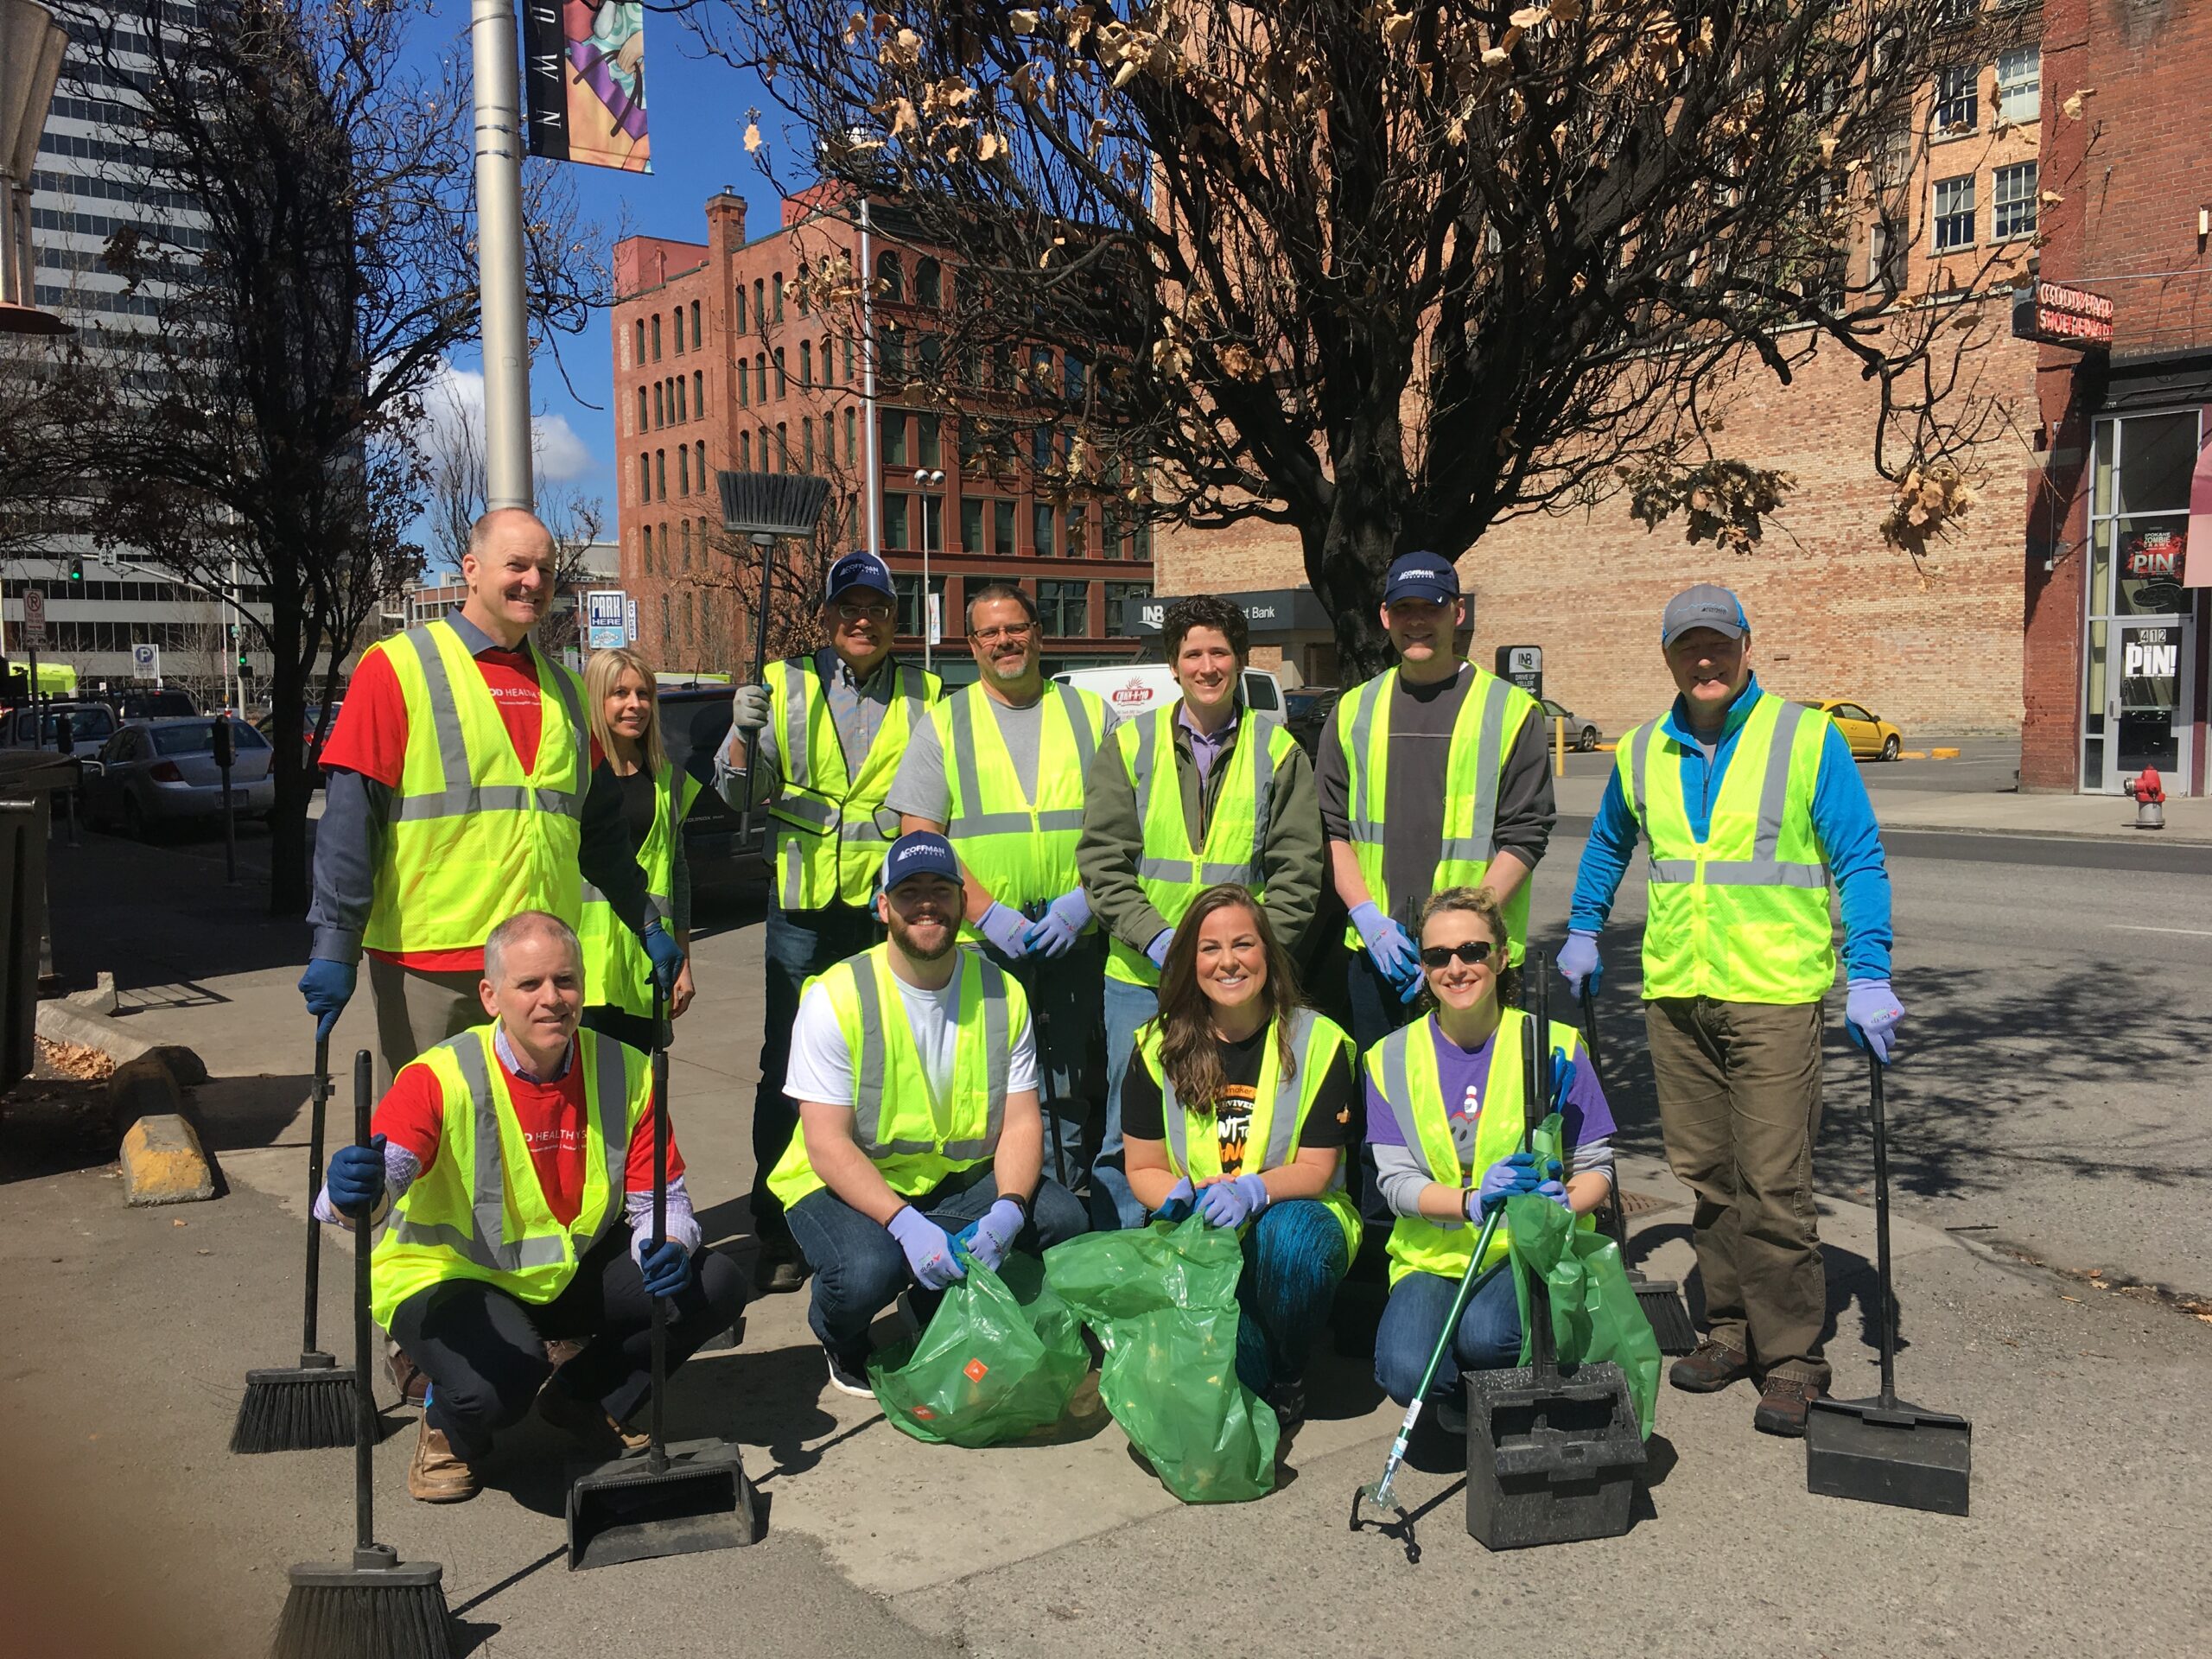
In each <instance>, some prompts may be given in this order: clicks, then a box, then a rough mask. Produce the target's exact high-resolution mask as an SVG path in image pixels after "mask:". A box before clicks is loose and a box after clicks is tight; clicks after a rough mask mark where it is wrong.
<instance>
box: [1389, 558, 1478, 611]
mask: <svg viewBox="0 0 2212 1659" xmlns="http://www.w3.org/2000/svg"><path fill="white" fill-rule="evenodd" d="M1402 599H1425V600H1427V601H1429V602H1430V603H1431V604H1433V605H1456V604H1457V603H1459V571H1458V570H1457V569H1454V568H1453V567H1452V561H1451V560H1449V559H1447V558H1446V557H1445V556H1443V555H1442V554H1441V553H1402V554H1401V555H1399V556H1398V557H1397V558H1395V559H1394V560H1393V561H1391V563H1390V574H1389V575H1387V576H1385V577H1384V578H1383V603H1384V604H1385V605H1395V604H1396V603H1397V602H1398V601H1400V600H1402Z"/></svg>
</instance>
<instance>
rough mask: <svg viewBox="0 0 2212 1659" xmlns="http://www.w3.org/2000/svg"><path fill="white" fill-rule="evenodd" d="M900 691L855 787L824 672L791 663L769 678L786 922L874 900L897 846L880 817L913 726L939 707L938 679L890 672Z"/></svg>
mask: <svg viewBox="0 0 2212 1659" xmlns="http://www.w3.org/2000/svg"><path fill="white" fill-rule="evenodd" d="M892 671H893V673H894V674H896V675H897V676H898V690H897V691H896V692H895V693H894V694H893V696H892V699H891V702H890V706H889V707H888V708H887V709H885V710H884V714H883V724H882V725H881V726H880V727H878V728H876V734H875V741H874V742H873V743H871V744H870V745H869V746H868V753H867V754H866V755H865V756H863V757H862V758H861V767H860V774H859V776H857V777H855V776H854V775H853V774H852V773H851V772H849V771H848V770H847V768H846V766H845V749H844V746H843V745H842V743H840V742H839V741H837V723H836V721H834V720H832V719H831V718H830V717H829V696H828V694H827V693H826V692H825V691H824V690H823V685H822V671H821V667H820V665H819V664H818V663H817V661H816V659H815V658H813V657H811V656H807V657H787V658H785V659H784V660H783V661H782V662H779V663H776V664H772V665H771V667H770V668H769V671H768V693H769V699H768V700H769V709H770V714H769V718H770V719H772V721H775V725H776V733H777V736H778V739H779V742H780V744H781V747H782V751H783V756H782V758H783V770H784V778H783V788H782V791H781V792H780V793H779V795H778V796H777V798H776V800H775V803H774V804H772V806H770V807H769V809H768V813H769V816H770V817H772V819H774V820H775V826H776V828H775V836H776V902H777V903H778V904H779V905H780V906H782V907H783V908H784V909H785V911H786V912H789V911H794V910H822V909H825V908H827V907H828V906H831V905H839V904H842V905H855V906H867V905H870V904H873V903H874V900H875V881H876V877H877V875H878V874H880V872H881V871H882V868H883V855H884V854H885V852H886V851H887V850H888V849H889V847H890V843H891V842H893V841H895V840H897V839H898V836H899V823H898V819H897V817H896V815H895V814H891V813H887V812H885V811H884V810H883V798H884V797H885V796H886V795H887V794H889V793H890V792H891V780H892V778H893V775H894V774H896V772H898V770H899V757H900V756H902V755H903V754H905V753H906V741H907V738H908V736H909V735H910V734H912V731H913V729H914V721H916V720H918V719H919V718H920V717H921V716H922V715H923V714H924V713H925V711H926V710H927V709H928V706H929V705H930V704H931V703H932V702H936V701H937V696H938V690H939V689H940V687H941V686H942V684H943V682H941V681H940V680H939V679H938V677H937V676H936V675H934V674H925V673H924V672H923V671H921V670H920V669H918V668H909V667H907V666H906V664H893V667H892Z"/></svg>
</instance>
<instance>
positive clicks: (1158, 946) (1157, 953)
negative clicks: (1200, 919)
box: [1144, 927, 1175, 968]
mask: <svg viewBox="0 0 2212 1659" xmlns="http://www.w3.org/2000/svg"><path fill="white" fill-rule="evenodd" d="M1174 943H1175V930H1174V929H1173V928H1172V927H1163V928H1161V929H1160V931H1159V932H1157V933H1155V934H1154V935H1153V936H1152V943H1151V944H1147V946H1145V948H1144V953H1145V955H1147V957H1151V958H1152V965H1153V966H1154V967H1155V968H1165V967H1166V966H1167V947H1168V946H1169V945H1171V944H1174Z"/></svg>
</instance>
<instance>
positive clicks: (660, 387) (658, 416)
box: [653, 380, 668, 427]
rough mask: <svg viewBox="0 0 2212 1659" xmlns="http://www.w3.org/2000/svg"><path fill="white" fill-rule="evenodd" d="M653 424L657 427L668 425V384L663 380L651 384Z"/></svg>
mask: <svg viewBox="0 0 2212 1659" xmlns="http://www.w3.org/2000/svg"><path fill="white" fill-rule="evenodd" d="M653 424H654V425H655V426H657V427H658V426H666V425H667V424H668V382H667V381H665V380H656V381H654V382H653Z"/></svg>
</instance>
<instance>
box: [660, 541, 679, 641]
mask: <svg viewBox="0 0 2212 1659" xmlns="http://www.w3.org/2000/svg"><path fill="white" fill-rule="evenodd" d="M660 533H661V535H662V536H663V537H666V536H667V534H668V531H667V528H666V526H663V527H662V530H661V532H660ZM668 613H669V604H668V595H667V594H662V595H661V596H660V643H661V649H662V650H664V651H665V650H667V649H668V647H669V646H670V645H672V644H674V643H675V638H676V631H675V629H674V628H673V627H671V626H670V624H669V620H668Z"/></svg>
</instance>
